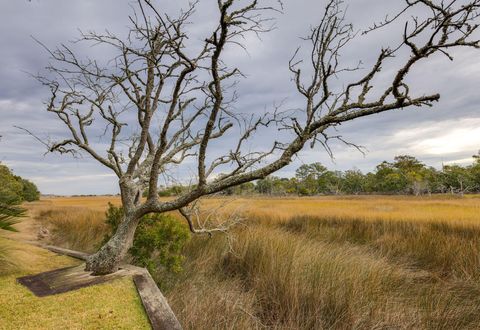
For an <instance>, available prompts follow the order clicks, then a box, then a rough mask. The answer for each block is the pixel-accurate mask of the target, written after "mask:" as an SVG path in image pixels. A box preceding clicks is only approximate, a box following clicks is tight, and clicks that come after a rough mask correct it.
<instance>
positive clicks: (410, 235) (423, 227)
mask: <svg viewBox="0 0 480 330" xmlns="http://www.w3.org/2000/svg"><path fill="white" fill-rule="evenodd" d="M279 225H280V227H282V228H284V229H286V230H288V231H291V232H294V233H297V234H302V235H305V236H307V237H310V238H313V239H316V240H320V241H327V242H336V243H339V244H342V243H350V244H358V245H363V246H366V247H368V248H370V249H372V250H374V251H376V252H378V253H379V254H380V255H382V256H385V257H387V258H389V259H390V260H392V261H396V262H401V263H405V264H408V265H410V266H411V267H416V268H419V269H425V270H428V271H432V272H435V273H436V275H438V276H441V277H452V278H460V279H464V280H472V281H478V280H480V227H478V226H473V225H458V226H455V225H454V224H451V223H445V222H441V221H438V222H425V221H421V222H414V221H389V220H381V219H379V220H375V221H373V220H361V219H359V220H354V219H339V218H333V219H325V218H317V217H301V216H299V217H294V218H292V219H290V220H287V221H282V222H279Z"/></svg>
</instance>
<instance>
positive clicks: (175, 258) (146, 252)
mask: <svg viewBox="0 0 480 330" xmlns="http://www.w3.org/2000/svg"><path fill="white" fill-rule="evenodd" d="M122 216H123V209H122V208H121V207H116V206H114V205H113V204H109V206H108V210H107V213H106V220H105V223H106V224H107V225H108V226H109V227H110V228H111V230H112V231H111V232H112V233H113V232H115V230H116V229H117V227H118V225H119V224H120V221H121V219H122ZM108 238H109V237H108V236H107V237H105V241H106V240H107V239H108ZM189 238H190V232H189V231H188V228H187V227H186V226H184V225H182V224H181V223H180V222H179V221H178V220H177V219H175V218H174V217H172V216H170V215H167V214H150V215H146V216H144V217H143V218H142V220H141V221H140V224H139V225H138V228H137V231H136V232H135V238H134V241H133V246H132V248H131V249H130V255H131V258H132V261H133V263H134V264H135V265H137V266H141V267H146V268H147V269H148V270H149V271H150V272H151V273H152V274H154V276H155V274H156V275H159V274H160V273H161V274H162V275H164V276H165V275H167V274H166V273H170V274H175V273H179V272H181V271H182V262H183V259H184V257H183V256H182V254H181V252H182V249H183V246H184V245H185V243H186V242H187V241H188V240H189ZM156 277H158V276H156Z"/></svg>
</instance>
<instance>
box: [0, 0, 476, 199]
mask: <svg viewBox="0 0 480 330" xmlns="http://www.w3.org/2000/svg"><path fill="white" fill-rule="evenodd" d="M157 1H158V3H160V7H161V8H163V9H164V10H167V11H174V10H175V9H176V8H177V7H178V4H179V3H182V1H173V0H172V1H162V0H157ZM209 2H211V3H212V4H213V3H216V1H215V0H202V1H201V3H202V5H204V6H205V7H202V8H200V9H199V14H198V15H196V16H195V19H196V20H195V23H194V25H193V27H194V29H195V30H199V31H200V30H203V29H205V28H207V27H208V26H209V22H212V21H213V20H214V19H215V17H216V16H215V14H214V12H213V11H212V10H211V6H210V7H209V5H211V4H209ZM183 3H184V2H183ZM346 3H347V4H348V6H349V9H348V10H349V11H348V12H349V15H348V16H347V18H348V19H349V20H351V21H352V22H353V23H354V24H355V28H356V29H357V30H362V29H365V28H367V27H368V26H369V25H371V23H372V22H374V21H379V20H381V19H382V18H383V17H384V16H385V14H387V13H392V12H394V11H395V8H398V5H399V4H400V3H401V2H400V1H393V0H391V1H385V0H350V1H349V0H346ZM387 3H388V4H387ZM131 5H132V3H131V2H129V1H128V0H102V1H98V0H97V1H96V0H82V1H78V0H32V1H31V2H28V1H26V0H15V1H13V0H0V31H1V33H0V45H1V47H0V135H2V136H3V137H2V139H1V141H0V161H1V162H2V163H5V164H7V165H8V166H9V167H11V168H12V169H13V170H14V172H15V173H16V174H18V175H21V176H23V177H25V178H28V179H30V180H32V181H34V182H35V183H36V184H37V185H38V186H39V188H40V190H41V191H42V192H43V193H49V194H66V195H69V194H89V193H96V194H107V193H116V192H117V191H118V189H117V185H116V181H115V177H114V176H113V175H112V174H111V173H110V172H109V171H108V170H106V169H104V168H102V166H101V165H98V164H97V163H95V162H94V161H92V160H91V159H90V158H88V157H86V156H85V157H83V158H78V159H74V158H71V157H69V156H59V155H53V154H48V155H44V153H45V150H44V148H43V146H42V145H41V144H39V143H38V142H37V141H36V140H34V139H33V138H32V137H30V136H28V135H26V134H25V133H24V132H22V131H20V130H18V129H16V128H14V126H15V125H16V126H21V127H25V128H28V129H30V130H32V131H34V132H36V133H37V134H39V135H41V136H45V137H46V136H53V137H55V136H62V134H63V131H62V126H61V125H59V123H57V122H56V121H55V118H53V117H51V116H50V115H48V114H47V113H46V112H45V107H44V105H43V103H42V102H43V101H45V99H46V98H47V97H48V90H45V89H44V88H42V87H41V86H39V84H38V83H37V82H36V81H35V80H34V79H32V78H31V77H30V76H29V75H28V74H27V73H26V72H30V73H37V72H41V71H42V69H43V68H44V67H45V66H46V65H47V63H48V54H46V52H45V51H44V50H43V49H42V48H41V47H39V45H38V44H37V43H35V41H34V40H33V39H32V38H31V36H34V37H35V38H37V39H39V40H41V41H42V42H43V43H45V44H46V45H48V46H49V47H54V46H56V45H58V44H60V43H62V42H66V41H68V40H72V39H74V38H75V37H77V36H78V29H81V30H96V31H104V30H105V29H108V30H110V31H112V32H116V33H117V34H119V35H122V34H124V33H125V31H126V26H127V24H128V15H129V14H130V13H131ZM324 5H325V2H324V1H322V0H295V1H289V0H287V1H286V3H285V8H284V9H285V13H284V14H283V15H279V16H278V17H277V18H278V21H277V27H278V28H277V29H276V30H275V31H274V32H272V33H270V34H269V35H264V36H262V39H261V40H259V39H256V38H251V39H250V38H249V39H247V40H246V45H247V46H248V48H249V52H248V54H247V53H245V52H242V51H240V50H238V49H237V50H231V51H230V53H228V56H229V57H231V59H232V60H233V61H235V62H236V63H238V65H239V66H240V67H241V68H242V69H243V71H244V73H246V74H247V79H246V80H244V81H242V82H241V84H240V85H239V95H240V99H239V105H237V107H248V108H264V107H265V106H267V105H271V104H272V103H273V102H279V101H281V100H284V99H287V100H288V101H287V102H288V103H289V104H295V102H296V101H297V99H298V96H297V94H296V93H295V91H294V88H293V85H292V82H291V81H290V75H289V72H288V70H287V63H288V60H289V58H290V56H291V55H292V53H293V51H294V50H295V48H296V47H297V45H299V44H300V40H299V37H302V36H305V35H306V34H307V32H308V29H309V27H310V26H311V25H313V24H315V23H316V22H318V20H319V18H320V17H321V14H322V11H323V7H324ZM399 32H401V30H398V29H395V27H392V28H391V29H390V30H387V31H381V32H379V33H377V34H376V35H374V36H370V37H360V38H359V39H358V40H357V41H356V42H355V44H354V47H351V48H350V52H349V53H348V54H344V61H346V62H349V63H350V62H353V61H357V60H362V61H363V62H364V63H366V64H368V63H371V62H372V61H373V60H374V59H375V58H376V57H377V56H378V50H379V49H381V47H386V46H388V45H392V44H394V43H395V40H396V37H398V36H399V34H398V33H399ZM84 51H85V52H86V53H88V52H89V51H90V50H89V49H86V50H84ZM94 51H95V50H91V52H94ZM96 52H98V51H96ZM95 56H99V57H104V58H108V56H109V54H97V53H95ZM478 56H479V53H475V52H474V51H471V50H464V51H459V52H456V53H455V61H454V62H453V63H451V62H450V61H449V60H447V59H446V58H445V57H441V56H439V57H434V58H432V59H431V60H430V61H429V63H425V65H424V66H422V67H418V68H417V69H416V70H415V72H414V73H413V74H412V75H411V76H410V78H409V81H413V82H414V86H415V88H418V90H419V93H421V94H423V93H424V92H425V93H431V92H439V93H440V94H441V96H442V99H441V101H440V103H438V104H435V105H434V107H433V108H431V109H410V110H403V111H397V112H392V113H387V114H381V115H377V116H375V117H371V118H365V119H360V120H358V121H355V122H353V123H349V124H346V125H342V126H341V127H340V128H339V132H338V134H341V135H342V136H343V137H344V138H345V139H347V140H349V141H353V142H355V143H356V144H359V145H362V146H364V147H365V148H366V150H367V152H366V154H365V155H362V154H361V153H360V152H358V151H357V150H355V149H352V148H349V147H347V146H345V145H340V144H334V146H333V147H334V148H333V151H334V155H335V159H334V160H333V161H332V160H331V159H330V158H329V157H328V155H327V153H326V152H325V151H323V150H322V149H318V148H317V149H314V150H308V149H307V150H305V151H303V152H302V153H301V154H300V155H299V157H298V159H296V160H295V162H294V163H293V164H292V165H290V166H289V167H288V168H285V169H284V170H282V172H280V173H278V175H280V176H291V175H293V173H294V171H295V169H296V168H297V167H298V166H299V165H300V164H302V163H310V162H317V161H319V162H322V163H324V164H325V165H326V166H327V167H329V168H332V169H340V170H345V169H349V168H353V167H356V168H359V169H361V170H363V171H371V170H373V168H374V166H375V165H376V164H378V163H379V162H381V161H382V160H392V159H393V157H394V156H395V155H401V154H410V155H413V156H416V157H417V158H419V159H420V160H422V161H424V162H425V163H427V164H429V165H433V166H436V167H440V166H441V164H442V163H446V162H457V163H462V164H468V163H470V162H471V156H472V155H473V154H475V153H476V152H477V150H479V149H480V112H479V110H480V109H479V105H478V104H479V101H480V100H479V99H480V96H479V95H480V93H479V92H478V88H479V86H480V84H479V81H480V63H479V61H478V58H479V57H478ZM227 60H228V59H227ZM339 83H344V82H339Z"/></svg>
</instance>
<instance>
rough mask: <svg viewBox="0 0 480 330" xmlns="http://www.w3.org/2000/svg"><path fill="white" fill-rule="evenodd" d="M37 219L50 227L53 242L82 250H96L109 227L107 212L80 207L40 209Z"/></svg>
mask: <svg viewBox="0 0 480 330" xmlns="http://www.w3.org/2000/svg"><path fill="white" fill-rule="evenodd" d="M36 218H37V220H38V221H39V222H40V223H42V224H43V225H45V226H46V227H48V228H49V230H50V233H51V235H50V237H49V241H50V243H51V244H53V245H56V246H61V247H65V248H68V249H72V250H77V251H82V252H87V253H91V252H95V250H96V249H97V248H98V247H99V244H100V243H101V242H102V239H103V238H104V237H105V235H107V234H108V232H109V228H108V226H107V225H106V224H105V213H104V212H102V211H97V210H91V209H86V208H79V207H56V208H50V207H48V208H44V209H40V210H39V211H38V213H37V216H36Z"/></svg>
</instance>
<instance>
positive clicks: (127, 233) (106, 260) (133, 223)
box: [85, 216, 140, 275]
mask: <svg viewBox="0 0 480 330" xmlns="http://www.w3.org/2000/svg"><path fill="white" fill-rule="evenodd" d="M139 221H140V219H139V218H135V217H132V216H124V218H123V220H122V222H121V223H120V224H119V225H118V228H117V230H116V232H115V234H114V235H113V236H112V237H111V238H110V239H109V240H108V242H107V243H106V244H105V245H103V246H102V247H101V248H100V250H98V252H97V253H95V254H93V255H92V256H90V257H89V258H88V259H87V263H86V268H85V270H87V271H91V272H92V274H93V275H107V274H111V273H114V272H116V271H117V270H118V267H119V265H120V264H121V263H122V261H123V260H124V259H125V256H126V255H127V253H128V250H129V249H130V247H131V246H132V244H133V238H134V235H135V230H136V229H137V226H138V222H139Z"/></svg>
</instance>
